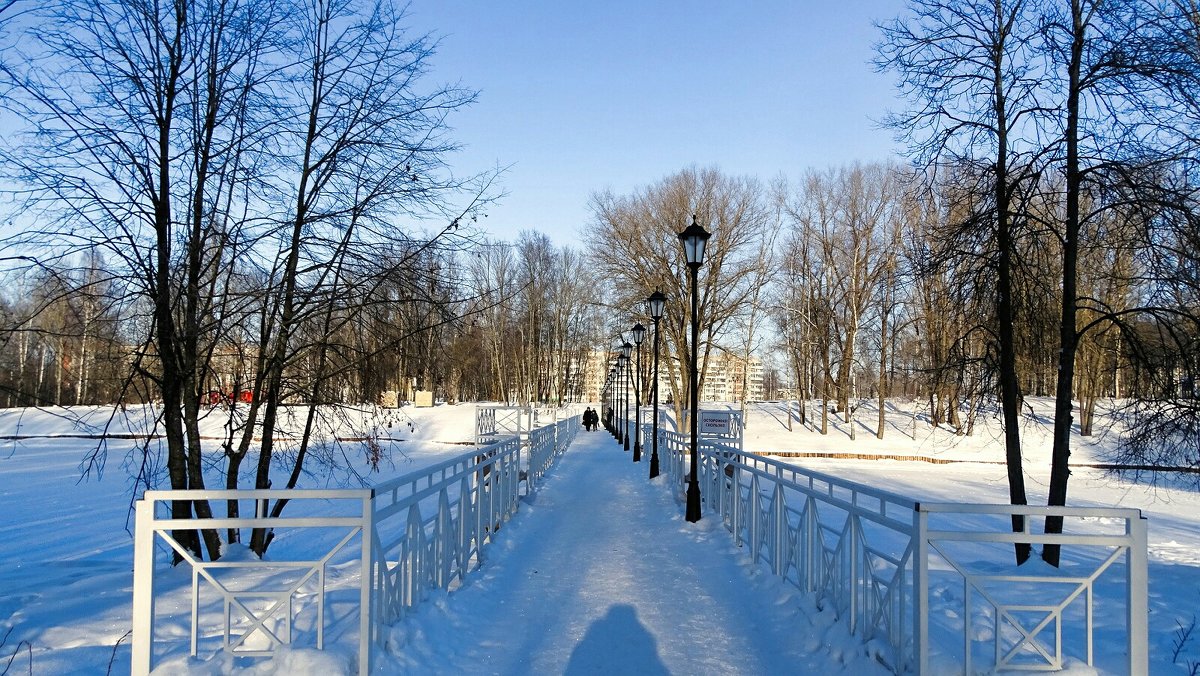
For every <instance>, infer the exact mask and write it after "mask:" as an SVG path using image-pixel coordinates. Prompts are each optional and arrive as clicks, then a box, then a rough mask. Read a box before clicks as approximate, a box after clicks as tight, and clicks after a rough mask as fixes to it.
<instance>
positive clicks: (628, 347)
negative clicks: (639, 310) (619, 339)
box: [621, 341, 633, 451]
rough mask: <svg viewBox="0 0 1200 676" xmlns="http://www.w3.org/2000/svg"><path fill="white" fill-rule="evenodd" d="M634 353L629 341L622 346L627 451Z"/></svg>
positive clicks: (624, 423)
mask: <svg viewBox="0 0 1200 676" xmlns="http://www.w3.org/2000/svg"><path fill="white" fill-rule="evenodd" d="M632 352H633V345H631V344H630V343H629V341H625V342H624V343H622V344H621V361H622V362H624V364H625V383H624V386H625V388H624V392H622V393H621V398H622V399H624V400H625V404H624V406H625V415H624V417H622V418H621V439H622V443H623V444H625V450H627V451H628V450H629V382H630V377H631V375H632V374H631V373H630V368H629V355H630V354H631V353H632Z"/></svg>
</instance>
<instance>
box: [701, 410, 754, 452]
mask: <svg viewBox="0 0 1200 676" xmlns="http://www.w3.org/2000/svg"><path fill="white" fill-rule="evenodd" d="M696 422H697V425H696V426H697V428H698V429H697V431H698V433H699V436H700V438H702V439H704V438H708V439H720V440H721V441H723V442H725V443H728V444H732V445H736V446H737V447H738V448H741V447H742V435H743V429H744V426H743V425H742V414H741V413H740V412H738V411H728V410H726V411H700V416H699V420H697V421H696Z"/></svg>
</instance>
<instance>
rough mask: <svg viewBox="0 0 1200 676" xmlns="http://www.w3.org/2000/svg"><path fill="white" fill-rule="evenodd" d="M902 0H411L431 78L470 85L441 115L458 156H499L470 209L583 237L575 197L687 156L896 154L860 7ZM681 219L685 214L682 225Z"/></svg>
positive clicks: (782, 161)
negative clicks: (426, 40)
mask: <svg viewBox="0 0 1200 676" xmlns="http://www.w3.org/2000/svg"><path fill="white" fill-rule="evenodd" d="M902 8H903V1H902V0H842V1H841V2H829V1H828V0H821V1H814V0H761V1H759V0H747V1H744V2H742V1H738V0H725V1H713V0H703V1H700V2H695V1H693V2H682V1H675V0H672V1H654V0H598V1H590V2H589V1H585V0H540V1H534V0H514V1H511V2H504V1H501V0H412V3H411V5H410V7H409V12H410V16H409V23H410V27H411V28H412V29H413V30H416V31H422V32H423V31H432V32H434V33H436V34H438V35H440V36H441V37H442V43H441V46H440V47H439V51H438V54H437V55H436V56H435V57H434V58H433V62H432V63H433V67H434V70H433V72H432V74H431V78H432V79H433V80H435V81H439V82H461V84H462V85H463V86H465V87H469V88H472V89H476V90H479V92H480V96H479V101H478V103H476V104H475V105H474V106H473V107H471V108H470V109H469V110H467V111H464V112H459V113H458V114H457V115H455V116H454V118H453V119H452V120H451V124H452V125H453V126H454V127H455V132H454V137H455V138H456V139H457V140H459V141H461V142H462V143H464V144H466V146H467V147H466V148H465V149H464V151H463V152H462V153H460V154H459V155H458V156H457V157H455V158H454V159H453V160H452V162H453V164H454V167H455V169H456V171H458V172H460V173H469V172H474V171H479V170H483V169H487V168H491V167H495V166H510V165H511V166H510V168H509V169H508V171H507V172H506V174H505V176H504V177H503V179H502V181H503V188H504V189H505V190H506V191H507V192H508V193H509V194H508V196H507V197H505V198H504V200H503V201H502V202H501V203H500V204H498V205H496V206H494V207H493V208H491V209H490V210H489V217H488V218H487V219H486V220H481V221H480V223H481V225H484V226H485V227H486V229H487V230H488V231H489V232H490V233H491V236H493V237H494V238H497V239H513V238H515V237H516V235H517V233H519V232H520V231H521V230H525V229H529V230H538V231H542V232H545V233H546V234H548V235H550V236H551V237H552V238H553V239H554V241H555V242H556V243H558V244H572V243H576V242H577V241H578V238H579V237H580V236H581V234H582V232H583V230H584V228H585V227H586V225H587V223H588V221H589V220H590V218H591V216H590V213H589V211H588V197H589V195H591V194H592V193H593V192H596V191H599V190H603V189H606V188H609V189H612V190H613V191H615V192H617V193H618V194H623V193H627V192H630V191H632V190H634V189H635V188H637V187H639V186H644V185H647V184H649V183H653V182H656V181H658V180H659V179H661V178H663V177H665V176H667V175H669V174H672V173H675V172H677V171H679V170H681V169H684V168H686V167H688V166H692V165H697V166H701V167H707V166H716V167H719V168H720V169H722V170H723V171H725V172H727V173H730V174H735V175H753V176H757V177H759V178H761V179H763V180H769V179H771V178H773V177H775V176H777V175H780V174H782V175H785V176H787V177H789V178H791V179H793V180H794V179H796V178H798V177H799V176H800V175H801V173H802V172H803V171H804V170H805V169H806V168H809V167H818V168H824V167H829V166H837V165H841V164H847V163H850V162H853V161H855V160H862V161H874V160H886V159H889V158H891V157H894V156H895V154H896V149H897V146H896V145H895V143H894V142H893V140H892V133H891V132H890V131H888V130H885V129H880V128H879V127H878V124H877V122H876V121H877V120H878V119H880V118H881V117H882V115H883V113H884V112H885V111H886V110H888V109H890V108H896V107H897V106H898V105H899V103H898V102H897V100H896V98H895V89H894V87H893V86H892V84H891V79H890V77H889V76H886V75H879V74H876V73H875V72H874V70H873V67H872V66H871V64H870V59H871V57H872V54H873V52H872V45H873V43H874V42H875V41H876V40H877V39H878V33H877V31H876V29H875V28H874V27H873V25H872V21H877V20H887V19H891V18H893V17H895V16H896V15H898V14H899V13H900V12H901V10H902ZM684 225H685V224H682V223H681V224H680V227H681V228H682V227H683V226H684Z"/></svg>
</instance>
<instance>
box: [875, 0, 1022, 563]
mask: <svg viewBox="0 0 1200 676" xmlns="http://www.w3.org/2000/svg"><path fill="white" fill-rule="evenodd" d="M1030 5H1031V3H1029V2H1025V1H1024V0H972V1H968V2H944V1H941V0H917V1H914V2H911V3H910V4H909V8H910V9H911V11H912V17H911V18H907V19H906V20H897V21H895V22H893V23H891V24H888V25H886V26H883V27H882V31H883V39H882V41H881V43H880V45H879V47H878V49H879V57H878V61H877V63H878V65H879V66H880V68H883V69H887V70H891V71H894V72H895V73H896V74H897V75H898V76H899V79H900V88H901V91H902V93H903V94H904V95H905V96H906V97H907V98H908V99H909V100H910V101H912V102H913V104H914V106H913V108H912V109H910V111H908V112H906V113H902V114H898V115H895V116H893V117H892V118H891V123H892V124H893V126H894V127H896V128H897V129H899V130H901V134H902V136H903V137H904V138H905V139H906V140H907V142H908V143H909V147H910V149H911V151H912V154H913V155H914V157H915V158H916V160H917V161H918V163H920V164H922V165H924V166H926V167H939V166H946V165H950V166H980V167H981V171H980V174H983V173H984V172H985V171H986V175H987V180H986V181H985V182H984V183H983V184H982V185H981V186H980V187H981V189H982V188H986V190H984V191H983V193H982V194H983V195H987V196H989V197H990V198H991V209H990V211H989V212H987V213H986V214H981V216H984V215H986V216H987V217H986V218H983V219H981V220H980V222H979V223H978V225H979V226H981V227H984V228H987V229H988V230H990V232H991V233H992V234H993V239H994V243H995V251H996V272H997V288H996V297H995V303H996V305H995V307H996V325H995V326H996V329H995V330H996V337H997V343H998V346H999V350H998V351H999V381H1000V391H1001V403H1002V408H1003V414H1004V435H1005V457H1006V464H1007V466H1008V483H1009V501H1010V502H1011V503H1012V504H1015V505H1021V504H1026V502H1027V498H1026V494H1025V480H1024V474H1023V471H1022V467H1021V442H1020V432H1019V429H1018V428H1019V425H1018V420H1019V408H1018V407H1019V400H1020V393H1019V389H1018V377H1017V371H1016V355H1015V346H1014V340H1013V334H1012V327H1013V325H1014V324H1015V319H1016V318H1015V316H1014V311H1013V288H1012V286H1013V284H1012V276H1013V273H1012V270H1013V265H1014V262H1013V260H1012V258H1013V255H1014V253H1015V251H1016V247H1015V245H1014V242H1013V223H1012V217H1013V212H1014V208H1013V199H1014V196H1015V195H1016V189H1017V187H1018V186H1019V184H1020V182H1021V180H1023V179H1022V171H1021V169H1020V167H1022V166H1028V163H1027V162H1022V161H1021V160H1020V154H1021V148H1022V143H1021V139H1020V137H1019V133H1020V131H1021V130H1022V129H1024V128H1025V127H1026V126H1027V125H1030V124H1032V123H1033V122H1035V121H1036V120H1035V116H1036V114H1037V113H1038V110H1039V107H1040V105H1039V103H1038V101H1037V100H1036V96H1035V94H1036V91H1037V89H1038V86H1039V72H1038V69H1037V64H1036V63H1035V62H1031V60H1030V59H1029V56H1028V51H1029V50H1030V49H1031V48H1032V46H1033V45H1034V43H1035V41H1036V39H1037V36H1038V33H1037V27H1038V26H1037V18H1036V17H1035V16H1034V15H1033V13H1032V11H1031V6H1030ZM984 168H985V169H984ZM1022 526H1023V522H1022V520H1021V518H1020V517H1016V516H1014V517H1013V529H1014V530H1021V529H1022ZM1015 553H1016V559H1017V562H1018V563H1022V562H1024V561H1025V560H1027V559H1028V558H1029V554H1030V547H1029V545H1027V544H1020V543H1019V544H1017V545H1016V552H1015Z"/></svg>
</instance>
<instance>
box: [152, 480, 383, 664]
mask: <svg viewBox="0 0 1200 676" xmlns="http://www.w3.org/2000/svg"><path fill="white" fill-rule="evenodd" d="M280 498H286V499H288V500H289V501H290V502H292V503H293V504H292V505H291V513H292V514H293V516H286V517H284V516H280V517H270V516H266V515H262V514H257V513H256V512H255V510H256V509H261V507H259V506H261V505H265V504H266V503H267V501H274V500H278V499H280ZM175 500H210V501H214V502H215V501H225V500H238V501H246V502H249V503H250V504H251V507H250V509H249V510H248V512H249V513H250V514H253V515H254V516H251V517H239V518H225V517H214V518H209V519H197V518H192V519H180V520H176V519H172V518H171V517H170V515H169V513H168V514H167V515H165V516H163V515H160V512H164V511H167V510H165V509H164V508H165V507H169V505H170V503H171V502H172V501H175ZM315 511H320V512H322V514H320V515H312V514H313V512H315ZM329 512H333V514H329ZM372 512H373V509H372V505H371V491H370V490H365V489H364V490H185V491H146V493H145V495H144V496H143V498H142V499H141V500H139V501H137V504H136V506H135V513H136V519H137V521H136V525H135V533H134V536H135V539H134V574H133V658H132V662H131V665H130V666H131V673H133V674H139V675H140V674H149V673H150V671H151V669H152V668H153V663H154V658H155V656H154V627H155V610H156V608H155V605H156V598H155V590H156V587H157V586H158V585H159V584H160V581H159V580H158V579H157V578H158V577H160V575H161V573H162V572H163V571H158V570H156V566H155V565H154V559H155V552H156V551H161V552H163V553H166V554H169V555H171V556H173V557H174V556H177V557H178V558H179V559H180V561H181V562H182V563H185V564H187V565H188V566H189V567H190V569H191V600H190V604H189V606H190V625H191V629H190V645H189V652H190V654H191V655H193V656H195V655H197V654H198V652H199V648H200V644H201V642H202V641H203V642H204V643H206V644H212V642H213V641H215V640H217V638H216V636H217V635H214V634H213V632H212V628H213V627H214V626H217V627H219V628H220V633H219V636H220V639H219V647H220V648H223V649H224V650H225V651H226V652H228V653H231V654H234V655H239V656H261V655H269V654H271V652H272V651H273V650H274V649H275V648H277V647H279V646H280V645H289V644H291V643H292V640H293V634H292V630H293V626H294V624H295V619H296V616H297V612H298V611H297V610H296V608H295V606H294V601H295V600H296V599H297V598H298V597H299V596H300V595H302V594H303V595H308V594H310V593H312V594H315V601H316V602H315V604H313V605H314V606H315V609H314V611H313V612H314V613H315V615H316V619H315V623H314V624H315V627H316V640H315V645H316V647H317V648H318V649H321V648H324V643H325V629H326V626H325V623H326V617H325V591H326V588H325V585H326V570H327V567H328V566H329V564H330V563H331V562H332V561H333V559H334V558H335V557H338V556H339V555H342V558H346V557H354V556H355V555H357V556H358V558H359V563H360V565H361V568H362V570H369V567H370V551H371V537H372V530H371V520H372ZM297 513H298V514H300V515H299V516H295V515H294V514H297ZM200 528H204V529H209V528H211V529H218V530H224V529H230V528H267V529H271V530H272V531H273V532H278V531H279V530H283V529H292V528H300V529H333V530H335V531H336V533H337V535H336V536H335V537H334V538H333V539H332V540H329V541H328V544H327V546H326V547H325V551H324V553H323V554H322V553H319V552H313V551H312V547H311V545H309V546H305V547H303V548H302V549H301V550H300V551H289V548H288V547H285V546H282V544H277V545H276V546H275V547H273V548H272V550H271V553H272V558H271V560H259V559H252V560H247V559H245V558H243V559H240V560H233V558H234V557H227V558H225V559H221V560H218V561H202V560H199V559H197V558H196V557H194V556H193V555H192V553H191V552H190V551H188V549H187V548H186V547H184V546H183V545H182V544H181V543H180V542H179V539H178V535H179V533H180V532H182V531H191V532H194V531H195V530H196V529H200ZM355 541H357V543H356V542H355ZM356 544H357V550H358V551H357V552H355V551H354V549H355V545H356ZM164 545H165V547H164ZM289 555H290V556H289ZM247 580H251V581H252V582H253V583H252V584H249V585H248V584H247V583H246V581H247ZM359 603H360V611H359V630H360V632H361V635H362V636H367V635H368V631H369V621H370V616H371V587H370V577H369V576H367V577H364V578H363V580H362V582H361V583H360V589H359ZM214 616H215V617H216V618H217V619H215V620H214ZM281 626H282V629H280V627H281ZM202 632H203V636H201V633H202ZM213 647H214V648H216V647H218V646H213ZM358 659H359V664H360V665H361V666H365V667H367V668H368V669H369V665H370V654H369V651H368V649H367V646H366V644H365V643H360V646H359V653H358ZM360 671H362V670H361V669H360ZM362 673H367V672H366V671H362Z"/></svg>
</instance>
